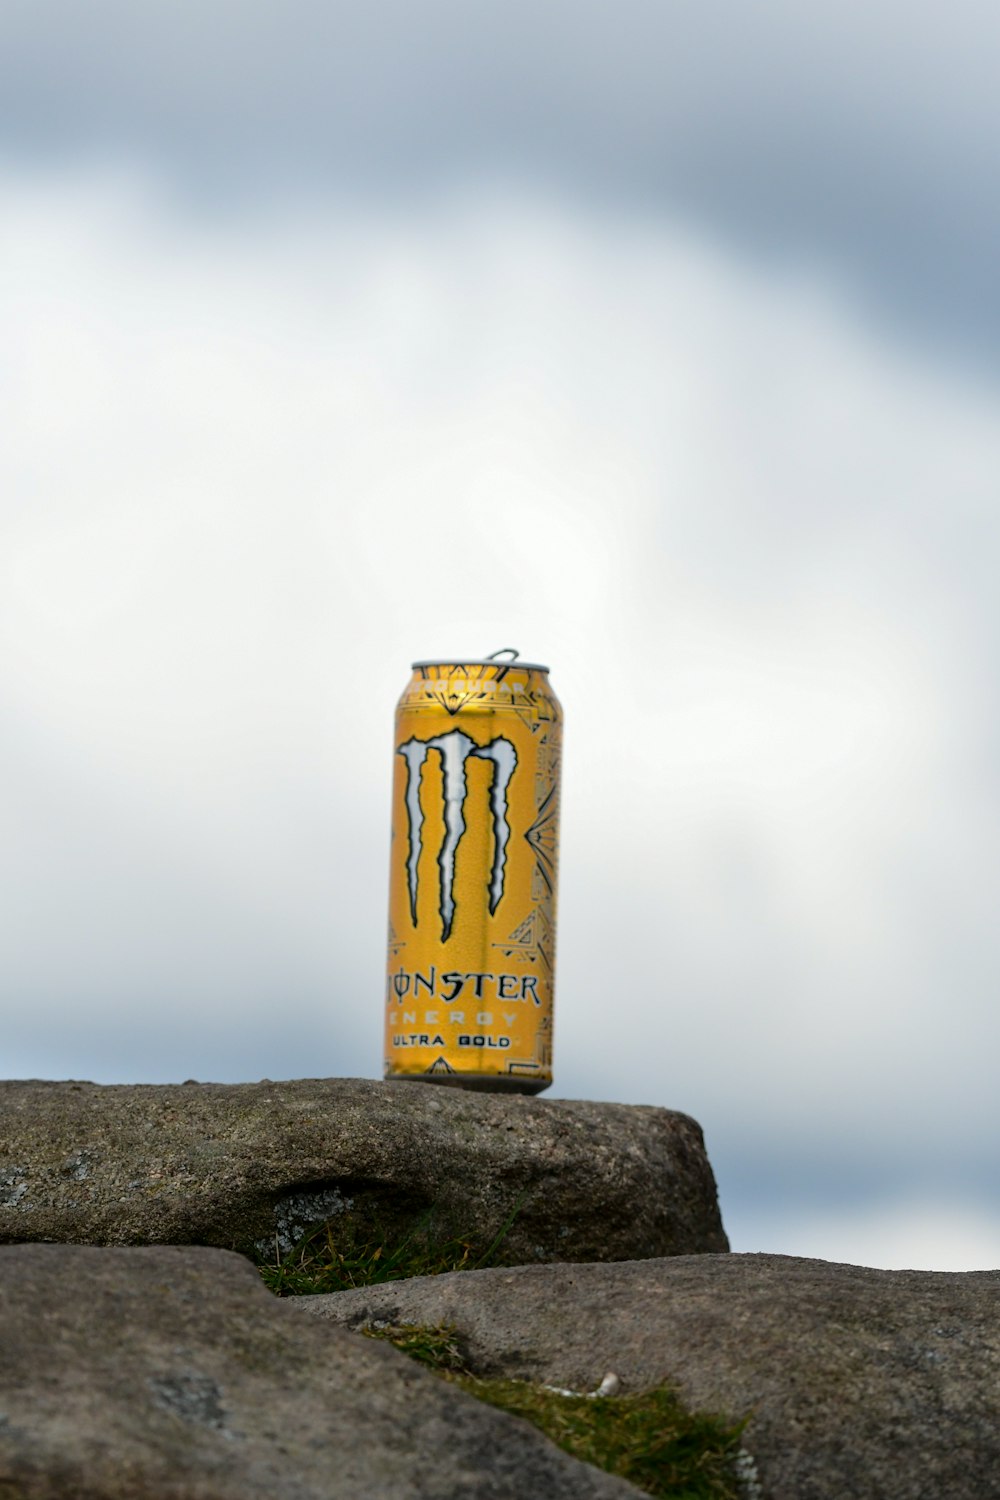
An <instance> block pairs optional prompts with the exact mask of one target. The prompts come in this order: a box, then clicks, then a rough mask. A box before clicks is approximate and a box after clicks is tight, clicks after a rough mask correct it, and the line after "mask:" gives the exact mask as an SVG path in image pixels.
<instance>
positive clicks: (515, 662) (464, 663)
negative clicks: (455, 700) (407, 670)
mask: <svg viewBox="0 0 1000 1500" xmlns="http://www.w3.org/2000/svg"><path fill="white" fill-rule="evenodd" d="M499 657H507V658H509V659H508V660H506V661H500V660H498V658H499ZM410 665H411V667H412V668H413V670H414V671H416V669H417V668H418V667H514V666H517V667H523V669H524V670H525V671H526V672H547V671H548V670H549V669H548V667H543V666H542V664H541V663H540V662H537V661H521V660H520V658H519V656H518V653H517V651H516V650H515V649H514V647H513V646H501V648H500V650H499V651H494V652H493V653H492V655H490V656H454V657H444V658H442V657H440V656H434V657H430V658H428V659H427V660H426V661H415V662H411V663H410Z"/></svg>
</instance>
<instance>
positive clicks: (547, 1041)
mask: <svg viewBox="0 0 1000 1500" xmlns="http://www.w3.org/2000/svg"><path fill="white" fill-rule="evenodd" d="M501 657H504V658H508V659H504V660H500V659H499V658H501ZM510 658H513V659H510ZM561 740H562V709H561V708H560V706H559V700H558V699H557V698H556V696H555V694H554V693H553V691H552V688H551V687H550V685H549V669H548V667H542V666H538V665H537V664H536V663H534V662H522V661H519V660H517V652H516V651H515V652H511V651H509V650H505V651H502V652H500V651H498V652H496V653H495V655H494V656H492V657H487V658H485V659H482V658H481V659H479V660H465V661H418V662H414V664H413V676H412V677H411V679H410V681H409V683H408V685H407V687H406V689H405V691H404V692H403V696H402V697H401V698H400V700H399V703H398V705H397V708H396V740H395V755H394V756H393V762H394V767H395V776H394V780H393V800H392V855H391V871H390V879H389V962H388V974H387V981H386V1021H385V1076H386V1077H387V1078H399V1079H404V1078H407V1079H419V1080H420V1081H421V1082H424V1083H444V1084H452V1085H455V1086H458V1087H460V1088H476V1089H493V1090H506V1091H511V1092H515V1093H524V1094H536V1093H539V1092H540V1091H541V1090H542V1089H544V1088H547V1087H548V1085H549V1084H550V1083H551V1082H552V1000H553V983H554V979H555V945H556V866H557V858H558V852H559V767H560V752H561Z"/></svg>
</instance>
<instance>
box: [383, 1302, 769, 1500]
mask: <svg viewBox="0 0 1000 1500" xmlns="http://www.w3.org/2000/svg"><path fill="white" fill-rule="evenodd" d="M365 1332H366V1333H368V1334H369V1335H370V1336H371V1337H373V1338H382V1339H387V1340H388V1341H389V1342H390V1343H392V1344H394V1345H395V1346H396V1348H397V1349H401V1350H402V1351H403V1353H404V1354H409V1355H410V1356H411V1357H412V1358H414V1359H418V1360H420V1362H421V1363H422V1364H425V1365H427V1366H428V1367H429V1368H430V1369H432V1370H435V1371H436V1372H437V1373H438V1374H439V1375H441V1376H442V1377H443V1378H444V1379H446V1380H450V1381H452V1382H454V1383H455V1384H456V1385H459V1386H461V1387H462V1389H463V1390H465V1391H468V1393H469V1394H470V1395H472V1396H476V1397H477V1398H478V1399H479V1400H480V1401H488V1402H489V1403H490V1405H492V1406H497V1407H499V1408H500V1409H501V1410H502V1411H506V1412H510V1413H511V1414H512V1415H513V1416H516V1417H524V1418H526V1419H527V1420H528V1421H529V1422H532V1423H534V1425H535V1426H536V1427H538V1428H540V1430H541V1431H542V1432H544V1433H545V1434H546V1436H547V1437H549V1438H551V1440H552V1441H553V1442H554V1443H558V1445H559V1447H560V1448H564V1449H565V1450H566V1452H567V1453H571V1454H572V1455H573V1457H574V1458H579V1459H582V1460H583V1461H584V1462H586V1463H590V1464H594V1465H595V1467H597V1468H600V1469H605V1470H607V1472H608V1473H611V1474H617V1475H619V1476H620V1477H621V1478H622V1479H627V1480H629V1481H630V1482H631V1483H632V1484H634V1485H636V1486H637V1487H638V1488H639V1489H642V1490H645V1491H646V1493H647V1494H648V1495H653V1496H657V1497H660V1500H739V1496H740V1494H741V1486H740V1483H739V1480H738V1479H737V1467H736V1463H737V1455H738V1453H739V1449H740V1434H741V1432H742V1430H743V1427H744V1425H745V1424H744V1423H742V1422H737V1423H732V1422H729V1421H726V1420H725V1419H724V1418H722V1417H718V1416H714V1415H711V1414H709V1413H704V1412H692V1411H689V1410H688V1409H687V1407H686V1406H685V1405H684V1404H683V1402H682V1401H681V1400H680V1398H679V1397H678V1396H677V1395H676V1393H675V1392H674V1391H672V1390H670V1389H669V1388H667V1387H665V1386H661V1387H658V1388H657V1389H655V1390H652V1391H643V1392H640V1393H638V1394H635V1395H628V1396H596V1397H595V1396H563V1395H560V1394H559V1393H558V1392H557V1391H553V1390H550V1389H549V1388H548V1387H546V1386H538V1385H532V1384H531V1383H529V1382H528V1381H523V1380H480V1379H479V1378H478V1377H477V1376H475V1375H473V1373H472V1372H471V1370H469V1369H468V1368H467V1366H466V1363H465V1359H464V1356H463V1354H462V1350H461V1347H460V1344H459V1342H458V1339H457V1337H456V1334H455V1330H454V1329H452V1328H447V1327H438V1328H422V1327H417V1326H413V1325H404V1326H398V1327H383V1328H370V1329H366V1330H365Z"/></svg>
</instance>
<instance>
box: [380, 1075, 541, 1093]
mask: <svg viewBox="0 0 1000 1500" xmlns="http://www.w3.org/2000/svg"><path fill="white" fill-rule="evenodd" d="M383 1082H384V1083H436V1084H437V1085H438V1087H439V1088H446V1089H469V1090H471V1091H472V1092H473V1093H476V1094H540V1093H541V1092H542V1090H543V1089H547V1088H551V1086H552V1079H551V1078H545V1079H540V1078H509V1077H506V1076H505V1075H504V1074H497V1075H495V1076H494V1077H492V1078H490V1077H488V1076H487V1077H484V1076H482V1075H481V1074H480V1075H477V1074H475V1073H466V1074H462V1073H393V1074H392V1075H391V1076H390V1077H388V1078H386V1079H383Z"/></svg>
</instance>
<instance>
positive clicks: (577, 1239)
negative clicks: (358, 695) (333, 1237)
mask: <svg viewBox="0 0 1000 1500" xmlns="http://www.w3.org/2000/svg"><path fill="white" fill-rule="evenodd" d="M515 1210H516V1213H515V1214H514V1219H513V1222H512V1224H511V1226H510V1230H509V1233H508V1234H507V1236H506V1238H505V1239H504V1241H503V1244H502V1247H501V1249H500V1252H499V1255H498V1259H499V1260H500V1261H502V1262H503V1263H506V1264H512V1265H513V1264H518V1263H520V1262H530V1261H553V1260H557V1261H565V1260H622V1259H624V1258H626V1257H628V1258H637V1257H645V1256H660V1255H676V1254H690V1253H695V1252H699V1251H718V1250H726V1249H728V1241H727V1240H726V1236H725V1234H724V1232H723V1229H722V1222H721V1219H720V1217H719V1209H718V1202H717V1199H716V1190H715V1181H714V1179H713V1176H712V1171H711V1168H710V1166H709V1164H708V1160H707V1157H706V1155H705V1149H704V1143H703V1141H702V1135H701V1131H700V1129H699V1128H698V1126H697V1125H696V1124H695V1122H694V1121H693V1120H692V1119H690V1118H689V1117H688V1116H687V1115H683V1114H676V1113H674V1112H672V1111H670V1110H664V1109H653V1108H646V1107H638V1106H628V1105H620V1104H591V1103H582V1102H574V1101H569V1100H561V1099H559V1100H543V1099H532V1098H526V1097H523V1096H519V1095H514V1096H513V1097H511V1096H504V1095H491V1094H473V1093H464V1092H460V1091H453V1090H451V1089H443V1088H435V1087H433V1086H429V1085H426V1084H424V1085H421V1084H412V1083H374V1082H370V1081H368V1080H364V1079H305V1080H301V1081H299V1082H293V1083H270V1082H266V1081H265V1082H263V1083H255V1084H197V1083H189V1084H178V1085H169V1086H166V1085H164V1086H153V1085H143V1086H134V1087H133V1086H121V1087H100V1086H98V1085H96V1084H92V1083H0V1243H3V1242H6V1243H9V1242H11V1241H24V1240H56V1241H61V1242H71V1243H75V1244H99V1245H107V1244H179V1243H184V1244H202V1245H218V1246H221V1247H224V1248H226V1249H238V1250H244V1251H252V1250H253V1249H254V1247H255V1246H256V1247H257V1249H258V1250H259V1251H268V1250H270V1249H272V1247H274V1246H275V1245H277V1247H278V1248H279V1249H283V1250H287V1249H288V1248H289V1246H290V1245H291V1244H292V1243H293V1242H294V1241H295V1240H296V1239H297V1238H298V1237H299V1236H300V1235H301V1233H302V1232H303V1230H304V1229H307V1228H308V1227H309V1226H310V1225H313V1224H316V1223H321V1222H324V1221H326V1220H329V1219H331V1218H332V1219H350V1220H352V1221H353V1222H354V1223H355V1224H357V1225H359V1226H361V1227H364V1226H365V1225H369V1226H375V1227H376V1228H377V1230H378V1232H379V1233H380V1234H392V1233H395V1232H403V1231H405V1230H406V1229H407V1228H409V1227H411V1226H412V1225H413V1224H414V1222H419V1221H420V1220H421V1219H422V1218H423V1217H424V1216H426V1215H427V1214H428V1212H429V1211H432V1212H433V1214H434V1218H435V1222H436V1225H437V1227H438V1228H439V1229H440V1230H441V1231H442V1233H451V1232H454V1233H457V1234H459V1235H469V1236H471V1237H473V1238H475V1239H476V1240H477V1242H478V1243H479V1244H480V1245H483V1246H485V1245H487V1244H488V1243H489V1242H490V1241H491V1240H492V1239H493V1238H494V1236H495V1235H497V1234H498V1233H499V1231H500V1230H501V1229H502V1228H503V1226H504V1224H505V1222H506V1221H507V1220H508V1219H509V1217H510V1215H511V1214H512V1213H514V1211H515Z"/></svg>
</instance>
